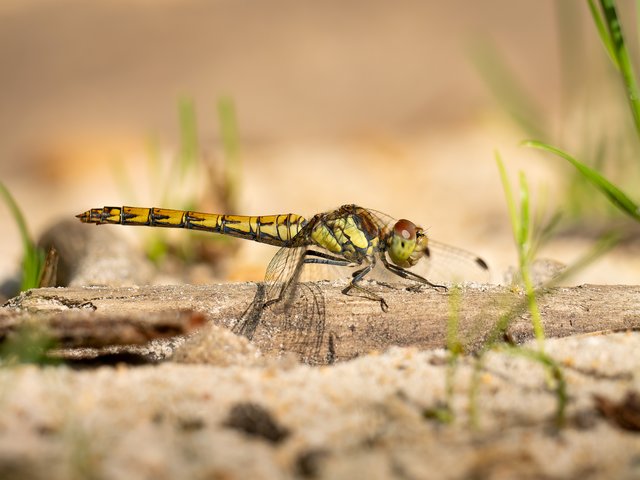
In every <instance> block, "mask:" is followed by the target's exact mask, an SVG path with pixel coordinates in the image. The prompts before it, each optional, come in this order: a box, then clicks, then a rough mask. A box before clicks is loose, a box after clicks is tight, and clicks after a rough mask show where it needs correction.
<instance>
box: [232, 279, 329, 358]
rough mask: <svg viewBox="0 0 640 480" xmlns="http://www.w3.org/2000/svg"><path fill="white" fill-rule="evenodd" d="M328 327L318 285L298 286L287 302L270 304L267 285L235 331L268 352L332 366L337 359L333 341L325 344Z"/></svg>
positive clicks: (287, 298) (263, 287) (244, 314)
mask: <svg viewBox="0 0 640 480" xmlns="http://www.w3.org/2000/svg"><path fill="white" fill-rule="evenodd" d="M325 327H326V308H325V298H324V294H323V293H322V289H321V288H320V286H319V285H318V284H317V283H314V282H302V283H297V284H296V285H295V288H292V289H290V292H289V293H288V294H287V295H286V297H285V298H284V299H282V300H281V301H279V302H276V303H273V304H270V305H267V286H266V285H265V284H264V283H259V284H258V285H257V289H256V294H255V296H254V298H253V300H252V302H251V304H250V305H249V306H248V307H247V309H246V310H245V311H244V312H243V314H242V316H241V317H240V319H239V321H238V322H237V323H236V324H235V325H234V326H233V328H232V329H231V330H232V331H233V332H234V333H235V334H237V335H243V336H245V337H246V338H247V339H249V340H251V341H253V342H255V343H256V344H257V345H258V347H259V348H261V349H263V350H264V351H287V352H293V353H295V354H297V355H298V356H299V358H300V360H301V361H302V362H304V363H307V364H310V365H317V364H327V363H332V362H333V359H334V356H335V351H334V350H335V348H332V345H331V343H332V342H328V343H327V342H326V341H325V340H326V338H325V337H326V334H325V333H326V332H325ZM329 337H331V338H330V340H331V339H332V338H333V335H329ZM325 343H327V345H326V348H325V345H324V344H325ZM324 350H326V352H325V351H324Z"/></svg>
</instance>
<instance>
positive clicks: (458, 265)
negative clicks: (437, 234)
mask: <svg viewBox="0 0 640 480" xmlns="http://www.w3.org/2000/svg"><path fill="white" fill-rule="evenodd" d="M410 270H411V271H413V272H415V273H417V274H419V275H422V276H424V277H426V278H427V279H429V281H431V282H436V283H437V282H444V283H460V282H465V281H467V282H469V281H475V282H483V283H486V282H487V281H489V278H490V274H489V267H488V266H487V264H486V262H485V261H484V260H483V259H482V258H480V257H478V256H477V255H475V254H474V253H471V252H468V251H467V250H463V249H461V248H457V247H454V246H452V245H448V244H446V243H441V242H438V241H437V240H433V239H431V238H430V239H429V256H428V257H425V258H423V259H422V260H420V261H419V262H418V264H417V265H416V266H415V267H414V268H411V269H410Z"/></svg>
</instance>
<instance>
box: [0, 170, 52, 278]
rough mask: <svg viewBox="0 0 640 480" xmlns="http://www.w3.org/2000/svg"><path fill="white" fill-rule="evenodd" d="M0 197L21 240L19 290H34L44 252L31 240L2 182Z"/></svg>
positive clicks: (20, 214) (20, 213) (14, 202)
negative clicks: (7, 208)
mask: <svg viewBox="0 0 640 480" xmlns="http://www.w3.org/2000/svg"><path fill="white" fill-rule="evenodd" d="M0 195H1V196H2V198H3V199H4V202H5V203H6V204H7V206H8V207H9V211H10V212H11V216H12V217H13V219H14V221H15V222H16V225H17V226H18V231H19V232H20V238H21V240H22V284H21V286H20V289H21V290H28V289H30V288H36V287H37V286H38V283H39V281H40V272H41V271H42V267H43V265H44V258H45V255H44V252H43V251H42V249H40V248H38V247H37V246H36V245H35V243H34V242H33V240H31V235H29V230H28V228H27V222H26V221H25V218H24V215H22V211H21V210H20V207H18V204H17V202H16V201H15V199H14V198H13V196H12V195H11V193H10V192H9V190H8V189H7V187H5V185H4V184H3V183H2V182H0Z"/></svg>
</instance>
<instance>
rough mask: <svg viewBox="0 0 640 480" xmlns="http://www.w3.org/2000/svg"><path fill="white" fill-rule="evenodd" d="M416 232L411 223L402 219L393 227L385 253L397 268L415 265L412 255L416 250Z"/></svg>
mask: <svg viewBox="0 0 640 480" xmlns="http://www.w3.org/2000/svg"><path fill="white" fill-rule="evenodd" d="M418 230H419V229H418V227H416V225H415V224H414V223H413V222H410V221H409V220H404V219H402V220H398V221H397V222H396V224H395V225H394V226H393V232H392V233H391V235H390V236H389V240H388V249H387V251H388V252H389V257H390V258H391V261H392V262H393V263H395V264H396V265H398V266H399V267H410V266H412V265H414V264H415V261H412V260H413V258H412V253H413V251H414V250H415V248H416V233H417V231H418Z"/></svg>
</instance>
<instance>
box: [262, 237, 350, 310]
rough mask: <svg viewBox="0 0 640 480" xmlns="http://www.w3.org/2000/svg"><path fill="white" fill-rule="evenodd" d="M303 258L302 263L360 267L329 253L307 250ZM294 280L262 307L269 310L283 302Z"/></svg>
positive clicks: (288, 282)
mask: <svg viewBox="0 0 640 480" xmlns="http://www.w3.org/2000/svg"><path fill="white" fill-rule="evenodd" d="M310 257H311V258H310ZM314 257H317V258H314ZM302 258H303V260H302V263H316V264H318V263H319V264H324V265H335V266H338V267H353V266H356V265H358V264H357V263H353V262H350V261H348V260H345V259H344V258H340V257H335V256H333V255H329V254H328V253H324V252H316V251H315V250H306V251H305V252H304V256H303V257H302ZM299 265H300V266H301V264H299ZM293 278H296V276H293V277H291V278H290V279H289V280H288V281H287V282H286V283H285V285H284V286H283V287H282V288H281V289H280V293H279V294H278V296H277V297H276V298H272V299H271V300H267V301H266V302H264V304H263V305H262V306H263V308H267V307H268V306H270V305H273V304H275V303H278V302H280V301H282V299H283V298H284V296H285V292H287V291H288V289H290V288H291V284H292V283H293V282H294V280H293Z"/></svg>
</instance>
